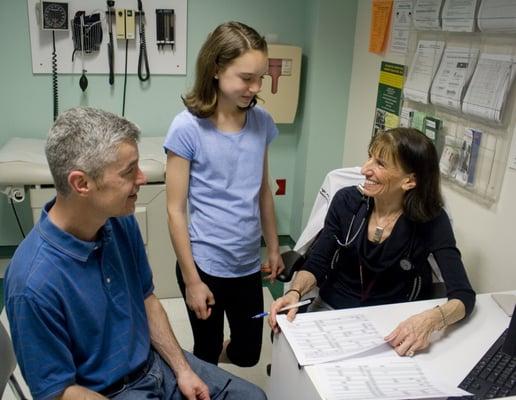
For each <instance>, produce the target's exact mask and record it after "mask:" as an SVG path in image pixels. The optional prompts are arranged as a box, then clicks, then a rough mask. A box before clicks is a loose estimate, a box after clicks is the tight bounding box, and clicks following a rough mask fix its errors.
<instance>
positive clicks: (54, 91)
mask: <svg viewBox="0 0 516 400" xmlns="http://www.w3.org/2000/svg"><path fill="white" fill-rule="evenodd" d="M58 93H59V91H58V82H57V53H56V34H55V31H52V97H53V101H54V121H55V120H56V119H57V116H58V114H59V98H58Z"/></svg>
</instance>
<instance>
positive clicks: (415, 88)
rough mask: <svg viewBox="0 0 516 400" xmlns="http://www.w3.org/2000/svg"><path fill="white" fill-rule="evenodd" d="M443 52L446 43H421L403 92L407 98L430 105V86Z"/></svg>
mask: <svg viewBox="0 0 516 400" xmlns="http://www.w3.org/2000/svg"><path fill="white" fill-rule="evenodd" d="M443 50H444V41H436V40H420V41H419V43H418V44H417V49H416V54H415V55H414V59H413V60H412V65H411V66H410V69H409V72H408V78H407V82H406V84H405V88H404V90H403V94H404V95H405V97H406V98H408V99H410V100H414V101H417V102H418V103H423V104H428V94H429V92H430V85H431V84H432V79H433V78H434V75H435V72H436V71H437V68H438V66H439V62H440V61H441V56H442V54H443Z"/></svg>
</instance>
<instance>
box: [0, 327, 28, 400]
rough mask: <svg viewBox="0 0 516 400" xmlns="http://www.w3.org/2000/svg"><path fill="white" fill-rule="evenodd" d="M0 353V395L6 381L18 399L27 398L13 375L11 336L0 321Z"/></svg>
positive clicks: (14, 367) (13, 361) (23, 399)
mask: <svg viewBox="0 0 516 400" xmlns="http://www.w3.org/2000/svg"><path fill="white" fill-rule="evenodd" d="M0 354H1V355H2V362H1V363H0V395H3V393H4V390H5V387H6V386H7V383H9V386H10V387H11V390H12V391H13V393H14V394H15V396H16V397H17V398H18V399H19V400H27V397H25V395H24V394H23V391H22V390H21V388H20V385H19V384H18V381H17V380H16V378H15V376H14V370H15V369H16V356H15V355H14V350H13V346H12V343H11V337H10V336H9V333H8V332H7V330H6V329H5V327H4V325H3V324H2V323H1V322H0Z"/></svg>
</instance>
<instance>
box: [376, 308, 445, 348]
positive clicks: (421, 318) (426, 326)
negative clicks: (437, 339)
mask: <svg viewBox="0 0 516 400" xmlns="http://www.w3.org/2000/svg"><path fill="white" fill-rule="evenodd" d="M440 327H441V315H440V314H439V311H438V310H436V309H430V310H426V311H423V312H421V313H419V314H415V315H413V316H411V317H409V318H407V319H406V320H405V321H403V322H401V323H400V324H399V325H398V326H397V327H396V329H394V330H393V331H392V332H391V333H389V335H387V336H386V337H385V338H384V340H385V341H387V342H389V344H390V345H391V346H392V347H393V348H394V350H395V351H396V353H398V354H399V355H400V356H408V357H412V356H413V355H414V354H415V353H416V352H417V351H419V350H423V349H426V348H427V347H428V346H429V345H430V340H429V339H430V334H431V333H432V332H434V331H436V330H439V328H440Z"/></svg>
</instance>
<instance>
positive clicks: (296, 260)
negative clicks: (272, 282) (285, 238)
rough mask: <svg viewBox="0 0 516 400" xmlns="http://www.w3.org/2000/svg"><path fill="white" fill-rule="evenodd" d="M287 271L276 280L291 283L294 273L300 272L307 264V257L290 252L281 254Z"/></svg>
mask: <svg viewBox="0 0 516 400" xmlns="http://www.w3.org/2000/svg"><path fill="white" fill-rule="evenodd" d="M281 258H282V259H283V264H284V265H285V269H284V270H283V271H282V272H281V274H279V275H278V276H277V277H276V278H277V279H278V281H281V282H290V280H291V279H292V276H293V275H294V272H296V271H298V270H299V269H300V268H301V267H302V266H303V264H304V263H305V257H304V256H303V255H302V254H299V253H298V252H297V251H294V250H289V251H286V252H284V253H281Z"/></svg>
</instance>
